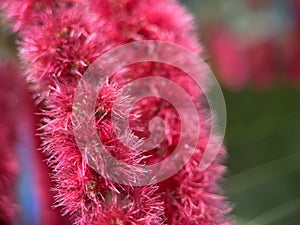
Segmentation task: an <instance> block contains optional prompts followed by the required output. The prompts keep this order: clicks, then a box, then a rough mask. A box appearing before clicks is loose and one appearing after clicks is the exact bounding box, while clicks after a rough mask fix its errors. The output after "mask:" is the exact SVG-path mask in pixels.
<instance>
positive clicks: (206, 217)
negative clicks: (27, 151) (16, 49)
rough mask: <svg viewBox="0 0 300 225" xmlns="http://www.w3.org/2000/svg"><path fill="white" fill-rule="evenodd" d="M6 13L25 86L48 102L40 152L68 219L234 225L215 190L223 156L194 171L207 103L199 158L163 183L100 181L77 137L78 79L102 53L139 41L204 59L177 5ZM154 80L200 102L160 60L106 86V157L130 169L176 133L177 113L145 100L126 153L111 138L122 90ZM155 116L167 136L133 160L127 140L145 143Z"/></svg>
mask: <svg viewBox="0 0 300 225" xmlns="http://www.w3.org/2000/svg"><path fill="white" fill-rule="evenodd" d="M2 7H3V8H4V10H5V11H6V13H7V18H8V19H10V20H12V21H13V28H14V29H15V30H17V31H19V34H20V37H21V41H20V55H21V58H22V60H23V62H24V65H25V66H26V69H27V72H26V74H27V79H28V81H29V82H30V83H31V84H32V88H33V89H34V91H35V93H36V95H37V99H39V101H41V102H42V105H43V106H42V107H43V117H44V119H43V126H42V127H41V132H42V140H43V150H44V152H45V153H46V154H47V155H48V162H49V164H50V166H51V168H52V171H53V179H54V181H55V182H56V187H55V193H56V206H58V207H62V209H63V214H70V215H71V216H72V218H73V221H74V223H76V224H82V225H83V224H89V225H92V224H107V225H109V224H118V225H121V224H123V225H125V224H133V225H134V224H135V225H157V224H170V225H176V224H178V225H179V224H194V225H196V224H206V225H209V224H218V225H225V224H226V225H227V224H230V222H228V221H227V220H226V219H225V218H224V215H225V214H227V213H228V211H229V207H228V205H227V204H226V203H225V201H224V199H223V197H222V196H221V195H220V194H221V190H220V188H219V187H218V181H219V180H220V179H221V177H222V175H223V173H224V171H225V168H224V166H222V165H221V161H222V160H223V158H224V156H225V151H224V149H223V148H222V149H221V150H220V151H219V155H218V157H217V158H216V160H215V161H214V162H213V163H212V164H211V165H210V166H209V168H208V169H207V170H205V171H201V170H200V169H199V166H198V165H199V161H200V159H201V156H202V154H203V151H204V149H205V146H206V143H207V140H208V139H209V130H210V129H209V128H210V124H209V122H208V121H209V116H208V113H207V112H206V110H205V107H204V102H203V105H201V104H200V105H199V104H198V105H197V107H198V110H199V112H200V113H199V118H200V121H201V122H202V123H203V127H204V129H201V138H200V139H199V143H198V145H197V149H196V151H195V153H194V155H193V156H192V158H191V160H190V161H189V162H188V164H187V165H185V167H184V168H183V169H182V170H180V171H179V172H178V173H177V174H175V175H174V176H173V177H171V178H169V179H168V180H166V181H164V182H161V183H158V184H153V185H149V186H142V187H132V186H126V185H121V184H116V183H113V182H112V181H110V180H108V179H106V178H105V177H102V176H101V175H99V174H98V173H96V172H95V171H94V170H93V169H92V168H91V167H90V166H89V164H88V163H87V161H86V158H84V157H83V156H82V154H81V152H80V151H79V149H78V146H77V145H76V142H75V137H74V134H73V129H72V123H71V114H72V102H73V98H74V93H75V90H76V87H77V84H78V81H79V79H80V78H81V77H82V75H83V74H84V72H85V71H86V69H87V67H88V66H89V65H90V64H91V63H92V62H93V61H94V60H95V59H96V58H97V57H98V56H100V55H101V54H103V53H104V52H106V51H108V50H110V49H112V48H114V47H116V46H119V45H122V44H125V43H130V42H133V41H137V40H163V41H169V42H173V43H176V44H178V45H181V46H183V47H185V48H188V49H190V50H191V51H193V52H194V53H196V54H200V52H201V48H200V46H199V45H198V43H197V40H196V39H197V38H196V36H195V34H194V33H193V26H192V18H191V17H190V16H189V15H188V14H187V13H186V11H185V10H184V9H183V8H182V7H181V6H179V5H178V4H177V3H176V2H175V1H173V0H143V1H140V0H96V1H83V0H82V1H81V0H79V1H73V0H62V1H56V0H24V1H17V0H13V1H11V0H10V1H4V3H3V5H2ZM149 74H151V75H152V76H163V77H166V78H168V79H171V80H173V81H174V82H176V83H178V84H179V85H180V86H181V87H185V88H186V89H187V92H189V94H190V95H191V96H192V98H193V99H195V100H198V99H202V98H203V96H202V93H201V92H200V91H199V90H197V88H196V86H195V84H193V83H192V81H191V80H190V79H188V77H187V76H185V74H184V73H183V72H181V71H180V70H178V69H176V68H173V67H171V66H167V65H161V64H158V63H145V64H142V65H133V66H129V67H128V68H126V70H123V71H121V72H120V73H117V74H115V77H116V79H112V80H109V81H107V86H106V87H104V89H103V90H102V92H100V95H99V98H98V101H97V105H96V114H95V117H96V127H97V129H98V130H99V133H100V138H101V140H102V142H103V143H104V145H105V146H106V147H107V149H108V150H109V151H110V153H111V154H112V155H113V156H115V157H116V158H117V159H119V160H121V161H124V162H126V163H128V164H140V165H141V164H145V163H150V164H151V163H154V162H157V161H160V160H162V159H164V158H166V157H167V156H168V155H169V154H170V153H171V152H172V151H173V150H174V148H175V147H176V144H177V142H178V138H179V135H180V118H179V116H178V115H177V114H176V111H175V110H174V108H172V106H171V105H170V104H168V103H166V102H164V101H163V100H160V99H156V98H146V99H144V100H142V101H140V102H139V103H138V104H136V106H135V108H134V109H133V110H132V112H131V116H130V118H131V119H130V120H131V121H130V122H131V125H132V131H131V132H132V134H130V135H127V136H126V137H124V139H126V140H127V143H128V144H129V145H128V146H124V145H122V144H121V143H120V142H119V141H118V139H117V137H116V134H115V133H114V132H113V128H112V121H111V119H110V118H111V115H112V114H113V113H115V112H114V111H113V110H112V103H114V102H115V99H116V96H118V95H119V94H120V92H119V91H118V89H119V88H120V87H122V85H124V84H126V83H128V82H130V81H132V80H134V79H136V78H139V77H144V76H148V75H149ZM116 81H118V82H116ZM115 82H116V83H117V84H116V83H115ZM149 86H150V85H149ZM193 87H195V88H193ZM125 102H126V101H125ZM154 116H159V117H160V118H162V119H163V120H164V123H165V126H166V128H167V129H166V135H165V139H164V140H163V142H162V143H161V144H160V145H159V146H157V147H156V148H155V149H152V150H151V151H149V152H147V153H140V154H139V155H136V154H137V151H135V149H134V147H135V146H137V145H138V143H133V142H134V140H135V139H131V138H130V137H133V136H136V137H139V138H147V137H148V136H149V129H148V127H147V124H148V123H147V122H148V121H149V120H150V119H151V118H153V117H154ZM130 143H131V144H130Z"/></svg>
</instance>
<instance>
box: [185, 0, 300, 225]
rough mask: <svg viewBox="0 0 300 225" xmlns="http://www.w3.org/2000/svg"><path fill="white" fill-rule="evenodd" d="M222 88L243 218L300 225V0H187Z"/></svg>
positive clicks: (253, 223) (262, 224) (258, 224)
mask: <svg viewBox="0 0 300 225" xmlns="http://www.w3.org/2000/svg"><path fill="white" fill-rule="evenodd" d="M182 3H183V4H185V5H187V7H188V8H189V10H190V11H191V12H192V13H193V14H194V15H195V16H196V18H197V19H196V24H197V28H198V32H199V37H200V40H201V41H202V43H204V54H203V55H204V58H205V59H206V61H207V62H208V63H209V64H210V65H211V66H212V68H213V70H214V72H215V75H216V76H217V77H218V79H219V81H220V84H221V85H222V87H223V93H224V97H225V101H226V106H227V115H228V124H227V131H226V137H225V145H226V146H227V148H228V152H229V157H228V160H227V165H228V167H229V173H228V180H227V181H226V184H225V192H226V195H227V196H229V200H230V201H231V202H232V203H233V206H234V210H233V213H232V216H233V218H234V219H235V220H236V221H237V224H238V225H244V224H247V225H283V224H284V225H299V224H300V126H299V125H300V1H299V0H226V1H224V0H209V1H208V0H186V1H182Z"/></svg>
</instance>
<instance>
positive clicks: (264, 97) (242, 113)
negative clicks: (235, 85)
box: [224, 86, 300, 225]
mask: <svg viewBox="0 0 300 225" xmlns="http://www.w3.org/2000/svg"><path fill="white" fill-rule="evenodd" d="M224 96H225V100H226V105H227V113H228V125H227V131H226V137H225V144H226V146H227V148H228V151H229V158H228V163H227V164H228V166H229V174H228V180H227V184H226V186H225V191H226V193H227V195H228V196H229V199H230V201H231V202H232V203H233V204H234V208H235V209H234V211H233V214H234V215H235V216H237V218H236V219H239V220H241V221H239V222H238V224H248V222H249V221H253V223H249V224H253V225H254V224H261V225H267V224H272V225H273V224H274V225H275V224H276V225H277V224H278V225H279V224H280V225H281V224H287V225H298V224H300V179H299V177H300V168H299V163H300V151H299V146H300V138H299V133H300V127H299V124H300V102H299V99H300V91H299V90H297V89H295V88H291V87H286V86H277V87H274V88H272V89H270V90H268V91H264V92H259V91H254V90H245V91H242V92H239V93H232V92H229V91H224ZM243 220H245V221H244V222H243Z"/></svg>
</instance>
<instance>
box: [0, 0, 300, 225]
mask: <svg viewBox="0 0 300 225" xmlns="http://www.w3.org/2000/svg"><path fill="white" fill-rule="evenodd" d="M181 2H182V3H183V4H185V5H186V6H187V7H188V8H189V10H190V11H191V12H192V13H193V14H194V15H195V17H196V26H197V30H198V32H199V40H200V41H201V42H202V43H203V44H204V49H203V57H204V59H205V60H206V61H207V62H208V63H209V64H210V65H211V67H212V69H213V71H214V72H215V74H216V76H217V78H218V79H219V81H220V84H221V86H222V87H223V93H224V97H225V101H226V105H227V113H228V124H227V131H226V137H225V145H226V146H227V148H228V152H229V157H228V160H227V162H226V163H227V165H228V167H229V172H228V174H227V180H226V183H225V184H224V187H225V192H226V195H227V196H228V198H229V201H230V202H232V204H233V207H234V210H233V212H232V215H231V216H232V217H233V219H234V220H236V221H237V224H238V225H299V224H300V1H299V0H226V1H224V0H181ZM14 40H15V37H14V35H12V34H10V33H9V32H8V29H6V27H5V25H3V24H2V25H1V29H0V52H1V56H2V58H6V59H7V58H12V59H14V58H15V56H16V51H15V44H14V43H15V41H14ZM2 98H3V96H2ZM4 100H5V99H4ZM3 102H4V103H3ZM0 103H1V102H0ZM2 104H5V101H2ZM0 105H1V104H0ZM2 106H3V105H2ZM2 106H1V107H2ZM0 122H3V121H1V118H0ZM4 122H7V121H4ZM32 130H34V128H33V129H32ZM29 151H30V149H29V150H28V152H29ZM26 157H27V158H26ZM28 157H33V156H30V155H25V156H24V162H26V161H28ZM36 157H41V156H36ZM0 163H1V162H0ZM31 170H34V168H31ZM21 171H23V172H24V170H21ZM24 173H27V175H26V174H25V176H29V174H30V173H32V171H31V172H30V171H27V172H26V171H25V172H24ZM40 179H45V178H40ZM25 181H26V180H25ZM25 181H24V182H25ZM36 182H38V181H36ZM22 185H23V186H27V187H28V186H29V185H30V184H26V183H25V184H22ZM31 185H32V184H31ZM28 190H30V187H28ZM20 195H21V197H22V196H23V197H24V196H26V193H20ZM0 197H1V196H0ZM35 198H36V199H37V198H38V197H35ZM28 201H30V200H28V199H26V198H23V204H24V205H26V204H30V202H29V203H28ZM31 203H32V202H31ZM39 204H42V203H39V202H36V203H35V208H28V209H26V210H27V211H28V212H27V214H26V213H25V212H24V215H25V214H26V215H30V217H32V216H36V217H37V213H38V208H39ZM0 207H1V204H0ZM3 207H5V206H3ZM8 214H9V212H8ZM0 218H1V217H0ZM25 220H26V218H25ZM0 222H1V220H0ZM37 223H38V222H37Z"/></svg>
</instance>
